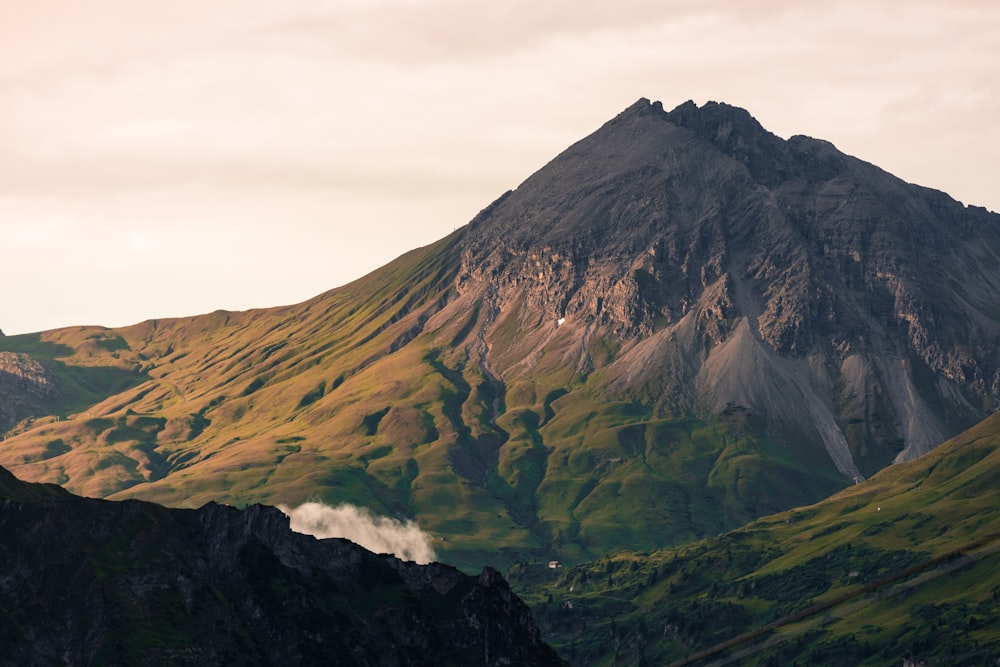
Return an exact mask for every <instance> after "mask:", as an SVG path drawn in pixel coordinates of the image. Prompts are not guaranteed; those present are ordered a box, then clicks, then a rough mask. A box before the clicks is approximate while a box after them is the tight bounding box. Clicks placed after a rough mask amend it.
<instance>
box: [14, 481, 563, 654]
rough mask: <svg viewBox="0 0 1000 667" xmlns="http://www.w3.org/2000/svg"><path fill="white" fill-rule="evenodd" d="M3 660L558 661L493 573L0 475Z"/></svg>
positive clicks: (266, 515)
mask: <svg viewBox="0 0 1000 667" xmlns="http://www.w3.org/2000/svg"><path fill="white" fill-rule="evenodd" d="M0 619H2V620H0V655H2V656H3V657H0V663H2V664H4V665H54V664H72V665H92V664H106V665H237V664H239V665H514V664H517V665H560V664H563V663H562V661H561V660H560V659H559V658H558V657H557V656H556V655H555V653H554V652H553V651H552V650H551V649H549V648H548V647H547V646H546V645H545V644H544V643H542V641H541V640H540V639H539V634H538V629H537V628H536V627H535V625H534V621H533V620H532V617H531V613H530V612H529V611H528V608H527V607H526V606H525V605H524V603H522V602H521V601H520V600H519V599H518V598H517V597H516V596H515V595H514V594H513V593H511V591H510V589H509V588H508V587H507V584H506V582H505V581H504V580H503V578H502V577H501V576H500V574H499V573H498V572H496V571H495V570H492V569H489V568H487V569H484V570H483V572H482V574H480V575H479V576H478V577H471V576H468V575H465V574H462V573H461V572H459V571H458V570H455V569H454V568H452V567H448V566H446V565H441V564H437V563H434V564H431V565H417V564H415V563H411V562H402V561H400V560H398V559H396V558H394V557H392V556H388V555H375V554H373V553H371V552H368V551H366V550H364V549H362V548H361V547H359V546H357V545H355V544H353V543H351V542H348V541H347V540H341V539H327V540H316V539H314V538H312V537H309V536H306V535H300V534H298V533H293V532H292V531H291V530H290V529H289V526H288V518H287V517H286V516H285V515H283V514H282V513H281V512H279V511H278V510H277V509H274V508H271V507H264V506H259V505H258V506H252V507H249V508H247V509H245V510H237V509H235V508H232V507H225V506H222V505H217V504H211V505H206V506H205V507H203V508H201V509H198V510H176V509H166V508H163V507H160V506H157V505H153V504H150V503H144V502H139V501H134V500H132V501H125V502H118V503H115V502H108V501H103V500H94V499H86V498H79V497H76V496H72V495H70V494H69V493H66V492H65V491H63V490H62V489H60V488H58V487H54V486H48V485H33V484H25V483H23V482H20V481H18V480H17V479H16V478H15V477H14V476H13V475H11V474H10V473H8V472H7V471H6V470H4V469H2V468H0Z"/></svg>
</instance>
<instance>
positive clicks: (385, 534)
mask: <svg viewBox="0 0 1000 667" xmlns="http://www.w3.org/2000/svg"><path fill="white" fill-rule="evenodd" d="M278 509H280V510H281V511H282V512H284V513H285V514H287V515H288V517H289V519H290V520H291V522H290V523H291V528H292V530H294V531H295V532H297V533H303V534H306V535H312V536H313V537H317V538H325V537H343V538H346V539H348V540H350V541H352V542H354V543H355V544H359V545H361V546H363V547H364V548H366V549H368V550H369V551H373V552H375V553H391V554H393V555H395V556H396V557H397V558H400V559H402V560H411V561H414V562H416V563H418V564H420V565H426V564H427V563H430V562H433V561H435V560H436V559H437V556H436V555H435V554H434V549H433V548H432V547H431V540H432V538H431V536H430V535H428V534H427V533H425V532H424V531H422V530H420V527H419V526H417V524H416V522H415V521H398V520H396V519H393V518H391V517H385V516H377V515H375V514H372V512H370V511H369V510H368V509H366V508H364V507H356V506H354V505H351V504H349V503H343V504H341V505H337V506H336V507H330V506H329V505H325V504H323V503H318V502H310V503H304V504H302V505H299V506H298V507H296V508H294V509H293V508H291V507H288V506H287V505H279V506H278Z"/></svg>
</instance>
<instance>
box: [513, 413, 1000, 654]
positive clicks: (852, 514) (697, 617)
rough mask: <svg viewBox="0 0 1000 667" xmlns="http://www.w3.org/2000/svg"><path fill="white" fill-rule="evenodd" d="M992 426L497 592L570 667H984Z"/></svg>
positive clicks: (992, 562)
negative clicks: (719, 527) (853, 482)
mask: <svg viewBox="0 0 1000 667" xmlns="http://www.w3.org/2000/svg"><path fill="white" fill-rule="evenodd" d="M998 501H1000V415H994V416H993V417H991V418H989V419H987V420H986V421H984V422H983V423H981V424H980V425H978V426H977V427H975V428H973V429H971V430H969V431H968V432H966V433H964V434H962V435H961V436H959V437H957V438H955V439H953V440H951V441H949V442H948V443H945V444H944V445H942V446H941V447H939V448H937V449H935V450H934V451H933V452H931V453H930V454H927V455H925V456H924V457H922V458H920V459H917V460H915V461H911V462H909V463H905V464H900V465H897V466H893V467H892V468H889V469H886V470H885V471H883V472H881V473H879V474H878V475H876V476H875V477H874V478H873V479H871V480H869V481H868V482H865V483H862V484H860V485H857V486H853V487H851V488H849V489H845V490H844V491H842V492H840V493H838V494H836V495H834V496H832V497H831V498H829V499H828V500H825V501H823V502H820V503H818V504H815V505H812V506H807V507H802V508H799V509H795V510H792V511H789V512H784V513H780V514H776V515H773V516H769V517H766V518H763V519H759V520H757V521H753V522H751V523H749V524H747V525H746V526H743V527H742V528H739V529H736V530H733V531H731V532H728V533H725V534H723V535H720V536H718V537H714V538H710V539H707V540H703V541H699V542H695V543H693V544H689V545H686V546H683V547H680V548H675V549H665V550H660V551H653V552H638V551H625V552H621V553H618V554H614V555H610V556H607V557H604V558H601V559H598V560H595V561H593V562H590V563H587V564H583V565H579V566H577V567H573V568H568V569H561V568H560V569H549V568H548V567H546V566H545V565H541V564H536V565H530V564H519V565H516V566H514V567H513V568H512V569H511V571H510V573H509V578H510V579H511V580H512V581H513V584H514V586H515V588H516V589H517V590H519V591H520V593H521V595H522V597H525V598H526V599H528V600H529V601H530V602H531V604H532V605H533V607H534V610H535V614H536V617H537V618H538V619H539V622H540V625H541V626H542V628H543V635H544V636H546V638H547V640H548V641H549V642H550V643H551V644H553V645H554V646H556V647H557V648H558V649H559V650H560V651H561V653H562V655H563V656H564V657H565V658H568V659H569V660H570V661H571V662H572V663H574V664H587V665H636V664H649V665H662V664H699V665H700V664H730V663H735V664H762V665H791V664H844V665H847V664H851V665H862V664H865V665H884V664H898V663H900V662H902V660H903V659H904V658H906V657H911V658H914V659H917V660H923V661H926V664H949V665H959V664H969V665H979V664H993V661H994V660H996V659H997V658H1000V502H998Z"/></svg>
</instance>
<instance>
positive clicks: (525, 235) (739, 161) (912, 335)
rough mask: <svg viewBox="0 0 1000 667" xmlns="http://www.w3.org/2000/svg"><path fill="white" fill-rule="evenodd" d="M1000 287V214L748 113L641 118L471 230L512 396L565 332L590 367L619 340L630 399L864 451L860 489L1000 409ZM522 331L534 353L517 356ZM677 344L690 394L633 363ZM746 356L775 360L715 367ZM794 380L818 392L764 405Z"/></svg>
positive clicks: (496, 351)
mask: <svg viewBox="0 0 1000 667" xmlns="http://www.w3.org/2000/svg"><path fill="white" fill-rule="evenodd" d="M998 267H1000V216H998V215H996V214H993V213H989V212H987V211H985V210H983V209H978V208H974V207H966V206H963V205H962V204H960V203H959V202H956V201H954V200H953V199H951V198H950V197H948V196H947V195H945V194H943V193H941V192H937V191H933V190H929V189H926V188H921V187H918V186H914V185H910V184H907V183H904V182H902V181H900V180H899V179H897V178H895V177H893V176H892V175H890V174H887V173H886V172H884V171H882V170H880V169H878V168H876V167H874V166H872V165H870V164H867V163H865V162H862V161H861V160H858V159H855V158H852V157H850V156H847V155H844V154H843V153H840V152H839V151H837V149H836V148H835V147H833V146H832V145H831V144H829V143H828V142H824V141H820V140H816V139H811V138H808V137H803V136H796V137H792V138H791V139H789V140H787V141H785V140H783V139H780V138H779V137H776V136H775V135H773V134H771V133H769V132H767V131H766V130H765V129H764V128H762V127H761V126H760V124H759V123H758V122H757V121H756V120H754V119H753V118H752V117H751V116H750V115H749V114H748V113H747V112H746V111H744V110H742V109H738V108H735V107H730V106H728V105H725V104H717V103H714V102H710V103H708V104H706V105H704V106H702V107H698V106H696V105H694V104H693V103H691V102H688V103H685V104H682V105H681V106H679V107H677V108H676V109H674V110H673V111H670V112H666V111H664V110H663V108H662V106H661V105H660V104H659V103H650V102H649V101H648V100H640V101H638V102H637V103H636V104H634V105H633V106H632V107H630V108H628V109H627V110H625V111H624V112H622V113H621V114H620V115H619V116H618V117H616V118H615V119H613V120H612V121H610V122H608V123H607V124H606V125H605V126H604V127H602V128H601V129H600V130H598V131H597V132H595V133H594V134H593V135H591V136H590V137H587V138H586V139H584V140H582V141H580V142H579V143H577V144H575V145H574V146H572V147H571V148H569V149H568V150H566V151H565V152H564V153H563V154H562V155H560V156H558V157H557V158H556V159H555V160H553V161H552V162H551V163H550V164H548V165H547V166H545V167H544V168H543V169H541V170H540V171H539V172H538V173H536V174H535V175H533V176H532V177H531V178H529V179H528V180H527V181H525V182H524V183H523V184H522V185H521V186H520V187H518V188H517V190H515V191H513V192H510V193H508V194H507V195H505V196H504V197H502V198H500V199H499V200H497V202H495V203H494V204H493V205H492V206H490V207H489V208H487V209H486V210H484V211H483V212H482V213H481V214H480V215H479V216H478V217H477V218H476V219H475V220H473V222H472V223H471V225H470V228H469V231H468V235H467V238H466V242H465V247H464V251H463V257H462V269H461V272H460V276H459V278H458V281H457V285H458V287H459V289H460V290H461V291H462V292H463V295H474V298H475V299H482V300H485V301H486V302H487V303H489V304H490V305H491V308H490V311H489V312H490V313H491V318H492V319H490V320H488V321H484V322H483V323H482V329H483V331H484V334H483V335H482V336H481V337H480V344H481V345H483V346H485V347H486V348H488V349H489V350H490V353H489V354H484V357H485V358H486V359H487V360H488V363H489V364H490V365H491V366H492V369H493V370H494V372H496V373H497V374H498V376H499V377H501V378H504V377H506V378H510V377H511V376H512V374H517V375H523V374H524V373H526V372H528V371H527V368H528V367H530V366H531V363H532V359H537V358H539V356H540V350H541V349H542V348H544V347H545V346H546V345H547V344H548V339H547V338H546V337H545V336H542V335H540V334H538V333H536V332H538V331H539V329H542V328H544V325H545V323H548V322H555V321H556V320H562V321H565V322H566V323H567V324H568V325H571V326H573V327H575V329H576V331H578V332H579V335H578V337H577V340H576V343H575V344H576V347H577V350H578V353H579V355H580V356H581V357H586V356H587V353H586V350H587V347H588V340H590V339H596V338H600V337H612V338H615V339H617V340H618V341H620V345H621V353H620V354H619V355H618V356H617V358H616V359H614V360H613V363H612V368H613V369H614V370H613V372H612V373H611V374H610V375H611V377H612V380H613V381H612V383H611V386H612V387H614V388H615V392H616V393H617V394H618V395H619V396H628V395H630V394H636V393H637V390H640V389H641V385H642V382H643V381H645V382H646V383H647V384H651V385H656V386H657V387H658V388H659V390H660V391H661V393H662V394H663V395H664V397H665V398H664V402H665V403H671V402H672V403H673V405H669V406H668V407H671V408H676V407H678V405H682V406H685V407H690V406H694V407H695V410H696V411H697V410H707V411H710V412H715V413H718V412H719V411H720V410H722V409H724V408H725V407H726V406H731V405H743V406H745V407H747V408H750V409H752V410H754V411H755V412H757V413H760V414H762V415H764V416H766V417H768V418H772V419H776V420H777V421H782V422H788V425H790V427H791V428H793V430H796V431H798V432H799V433H800V434H803V435H805V436H806V438H807V439H810V438H811V439H815V440H819V441H822V442H824V443H825V444H826V446H827V448H828V450H830V451H831V452H832V451H833V450H838V451H841V452H845V451H846V457H843V456H839V455H838V457H835V458H834V460H835V462H837V467H838V469H840V470H841V472H842V473H844V474H845V475H847V476H848V477H856V476H858V474H859V473H858V469H857V468H858V467H861V468H863V469H864V470H865V471H866V473H870V472H873V471H874V470H876V469H878V468H879V467H881V466H882V465H884V464H886V463H888V462H889V461H891V460H892V459H894V458H895V459H907V458H912V457H913V456H916V455H919V454H921V453H924V452H926V451H927V450H928V448H929V447H932V446H933V445H935V444H937V443H938V442H940V441H941V440H943V439H944V438H945V437H947V436H949V435H953V434H954V433H956V432H958V431H959V430H960V429H961V428H963V427H967V426H969V425H971V424H972V423H974V422H975V421H977V420H978V419H980V418H982V416H983V415H984V414H985V412H986V411H987V410H989V409H990V407H991V406H993V405H995V404H996V402H997V399H998V395H1000V350H998V348H997V346H996V341H997V340H998V339H1000V320H998V318H997V316H996V312H997V310H996V308H997V306H996V296H995V295H996V294H998V293H1000V268H998ZM467 298H468V297H467ZM460 307H464V306H460ZM507 318H516V321H517V325H518V328H519V329H520V330H521V331H522V332H523V334H522V335H523V338H522V340H520V341H519V344H518V346H517V347H516V348H515V349H514V350H513V353H512V349H511V346H510V345H509V344H508V343H507V341H505V340H503V339H502V338H501V337H500V336H501V335H502V332H503V331H504V330H505V327H504V326H503V322H504V320H505V319H507ZM741 322H742V323H745V326H744V327H741V324H740V323H741ZM692 327H693V328H694V329H695V332H691V333H685V332H686V331H687V330H688V329H691V328H692ZM509 329H510V326H509V322H508V326H507V327H506V330H509ZM662 331H669V332H671V335H668V336H664V337H662V338H661V339H660V340H661V343H660V344H659V347H662V348H664V349H661V350H659V351H658V353H657V354H658V355H659V356H660V357H664V356H672V355H673V353H672V352H671V351H670V350H669V349H667V348H671V347H681V350H680V353H681V354H682V355H686V356H689V357H694V361H692V362H690V363H688V364H687V367H688V369H689V373H688V374H685V375H681V376H672V377H669V378H666V377H664V375H663V369H664V368H672V366H671V365H669V364H668V365H666V366H663V365H658V364H656V363H650V362H651V361H652V359H651V358H650V351H649V349H648V348H644V349H643V352H642V354H641V355H638V356H634V355H633V354H632V353H633V351H634V350H636V349H637V348H638V347H639V346H638V345H637V343H638V341H641V340H643V339H647V338H649V337H654V336H656V335H657V334H658V332H662ZM734 335H739V336H747V337H748V342H747V345H750V347H751V348H756V347H759V348H760V350H761V352H760V356H759V359H760V361H761V363H760V365H759V366H758V367H757V368H756V369H755V371H754V377H751V376H748V375H746V374H744V373H742V372H737V371H736V370H735V369H736V367H735V366H733V365H732V364H728V363H718V362H713V361H712V359H713V356H714V355H718V354H725V352H724V348H725V346H724V343H725V342H726V341H727V340H729V339H730V338H731V337H732V336H734ZM681 340H688V341H689V345H688V346H687V347H683V346H682V345H681V343H680V341H681ZM749 341H753V342H749ZM563 344H564V345H565V341H564V342H563ZM748 349H749V348H748ZM569 356H572V355H569ZM633 356H634V358H632V360H631V361H630V357H633ZM600 365H601V364H600V362H599V361H597V362H595V361H594V360H592V359H589V358H588V360H587V363H583V364H580V365H579V367H578V370H579V372H580V374H581V375H582V376H586V375H587V374H588V373H590V372H592V371H593V370H595V369H596V368H599V367H600ZM853 373H861V376H856V375H854V374H853ZM626 377H627V378H628V380H627V381H625V380H624V379H623V378H626ZM793 377H794V380H793V379H792V378H793ZM781 378H785V379H787V380H788V381H789V382H791V383H792V385H794V386H801V387H803V391H798V390H796V391H794V392H792V393H791V394H789V393H786V392H779V393H778V394H774V397H775V398H774V400H771V399H769V398H767V395H768V392H767V391H758V390H757V389H760V388H761V387H763V386H777V385H779V384H781V383H782V382H783V380H781ZM637 381H638V382H639V385H640V386H637V384H636V383H637ZM748 382H749V383H750V385H748V384H747V383H748ZM706 386H708V387H711V392H710V394H708V395H705V394H704V393H701V394H699V392H698V390H697V389H696V388H697V387H706ZM751 387H757V389H751ZM848 387H854V388H856V389H857V390H860V391H862V392H863V393H862V394H860V395H859V394H857V393H855V392H852V391H847V390H846V388H848ZM678 396H683V397H685V398H683V399H681V400H678V399H677V397H678ZM819 415H823V417H822V418H819V417H818V416H819ZM918 415H919V417H918ZM859 423H863V424H864V428H863V429H859V428H857V424H859ZM845 443H846V445H845ZM844 446H846V447H847V448H848V449H847V450H845V449H844ZM852 452H853V454H852ZM854 458H857V459H858V461H857V465H855V461H854V460H853V459H854Z"/></svg>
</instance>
